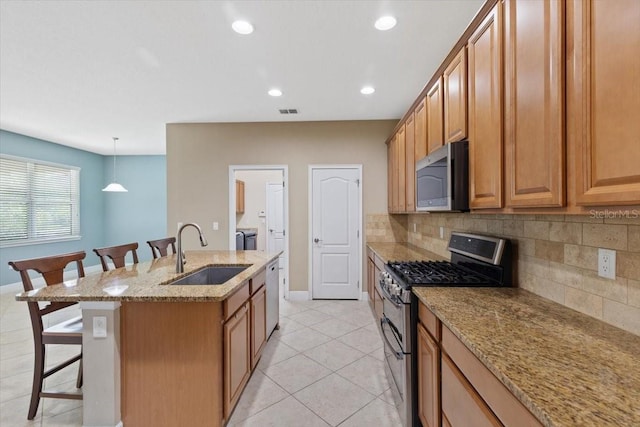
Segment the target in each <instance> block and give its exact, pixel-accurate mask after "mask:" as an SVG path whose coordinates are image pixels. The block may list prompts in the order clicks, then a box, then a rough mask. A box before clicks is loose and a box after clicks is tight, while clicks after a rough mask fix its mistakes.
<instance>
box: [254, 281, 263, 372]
mask: <svg viewBox="0 0 640 427" xmlns="http://www.w3.org/2000/svg"><path fill="white" fill-rule="evenodd" d="M266 289H267V287H266V286H264V285H263V286H262V287H261V288H260V289H258V291H257V292H256V293H255V294H253V296H252V297H251V369H253V368H255V367H256V365H257V364H258V361H259V360H260V356H261V355H262V350H263V349H264V346H265V344H266V343H267V298H266V296H267V293H266Z"/></svg>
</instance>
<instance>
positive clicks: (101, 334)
mask: <svg viewBox="0 0 640 427" xmlns="http://www.w3.org/2000/svg"><path fill="white" fill-rule="evenodd" d="M93 337H94V338H106V337H107V318H106V317H105V316H95V317H94V318H93Z"/></svg>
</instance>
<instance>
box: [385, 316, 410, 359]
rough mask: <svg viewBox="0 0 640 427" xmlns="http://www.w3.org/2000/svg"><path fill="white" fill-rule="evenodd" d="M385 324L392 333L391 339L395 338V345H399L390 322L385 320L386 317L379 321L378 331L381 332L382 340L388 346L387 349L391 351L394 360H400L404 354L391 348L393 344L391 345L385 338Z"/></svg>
mask: <svg viewBox="0 0 640 427" xmlns="http://www.w3.org/2000/svg"><path fill="white" fill-rule="evenodd" d="M385 324H386V325H388V326H389V329H390V330H391V332H392V333H393V338H395V340H396V343H398V344H400V342H399V341H398V337H397V336H396V334H395V333H394V332H393V327H392V326H391V321H390V320H389V319H387V318H386V317H383V318H382V319H380V330H382V336H383V337H384V340H385V341H386V342H387V345H389V348H390V349H391V352H392V353H393V355H394V356H395V357H396V359H398V360H402V357H403V355H404V353H403V352H402V351H396V349H395V348H393V344H391V341H389V338H387V334H386V333H385V328H384V325H385ZM400 349H402V346H400Z"/></svg>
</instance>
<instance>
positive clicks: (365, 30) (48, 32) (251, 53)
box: [0, 0, 484, 154]
mask: <svg viewBox="0 0 640 427" xmlns="http://www.w3.org/2000/svg"><path fill="white" fill-rule="evenodd" d="M483 1H484V0H423V1H391V0H386V1H82V2H80V1H29V2H27V1H6V0H3V1H2V2H0V127H1V128H2V129H5V130H9V131H13V132H17V133H22V134H25V135H29V136H33V137H37V138H42V139H45V140H49V141H53V142H56V143H59V144H64V145H68V146H71V147H76V148H80V149H83V150H88V151H92V152H95V153H100V154H111V153H112V150H113V142H112V140H111V137H112V136H118V137H120V141H119V142H118V154H164V153H165V124H166V123H176V122H260V121H293V120H296V121H298V120H299V121H316V120H368V119H398V118H400V117H401V116H402V115H403V114H404V113H405V112H406V110H407V109H408V107H409V106H410V104H411V103H412V102H413V100H414V99H415V98H416V96H417V95H418V93H419V92H420V91H421V90H422V88H423V87H424V85H425V83H426V82H427V80H428V79H429V78H430V77H431V75H432V74H433V73H434V71H435V70H436V68H437V67H438V66H439V65H440V63H441V62H442V60H443V59H444V57H445V56H446V55H447V53H448V52H449V51H450V49H451V48H452V47H453V45H454V43H455V42H456V41H457V39H458V38H459V37H460V35H461V34H462V32H463V31H464V29H465V28H466V26H467V25H468V24H469V22H470V21H471V19H472V18H473V16H474V15H475V14H476V12H477V11H478V10H479V9H480V6H481V5H482V3H483ZM383 14H392V15H394V16H395V17H396V18H397V20H398V24H397V26H396V27H395V28H393V29H392V30H389V31H385V32H381V31H378V30H376V29H375V28H374V27H373V23H374V21H375V20H376V19H377V18H378V17H379V16H381V15H383ZM236 19H246V20H249V21H250V22H252V23H253V25H254V27H255V31H254V33H253V34H251V35H248V36H241V35H238V34H236V33H234V32H233V31H232V30H231V22H233V21H234V20H236ZM364 85H372V86H374V87H375V88H376V92H375V93H374V94H373V95H368V96H364V95H362V94H360V88H361V87H362V86H364ZM272 87H278V88H280V89H281V90H282V91H283V93H284V95H283V96H281V97H280V98H273V97H270V96H268V95H267V90H268V89H270V88H272ZM280 108H297V109H298V110H299V114H298V115H295V116H283V115H281V114H280V113H279V112H278V109H280Z"/></svg>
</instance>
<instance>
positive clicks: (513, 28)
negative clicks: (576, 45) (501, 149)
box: [504, 0, 565, 207]
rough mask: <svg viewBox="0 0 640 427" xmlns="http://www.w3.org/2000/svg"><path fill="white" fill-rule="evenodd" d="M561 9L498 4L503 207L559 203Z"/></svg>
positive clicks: (560, 5) (546, 0) (524, 0)
mask: <svg viewBox="0 0 640 427" xmlns="http://www.w3.org/2000/svg"><path fill="white" fill-rule="evenodd" d="M564 4H565V3H564V2H562V1H556V0H507V1H506V2H505V3H504V16H505V18H504V29H505V37H504V40H505V46H504V51H505V62H504V63H505V106H504V108H505V141H504V145H505V189H506V205H507V206H509V207H560V206H564V204H565V139H564V84H563V83H564V82H563V78H564Z"/></svg>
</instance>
